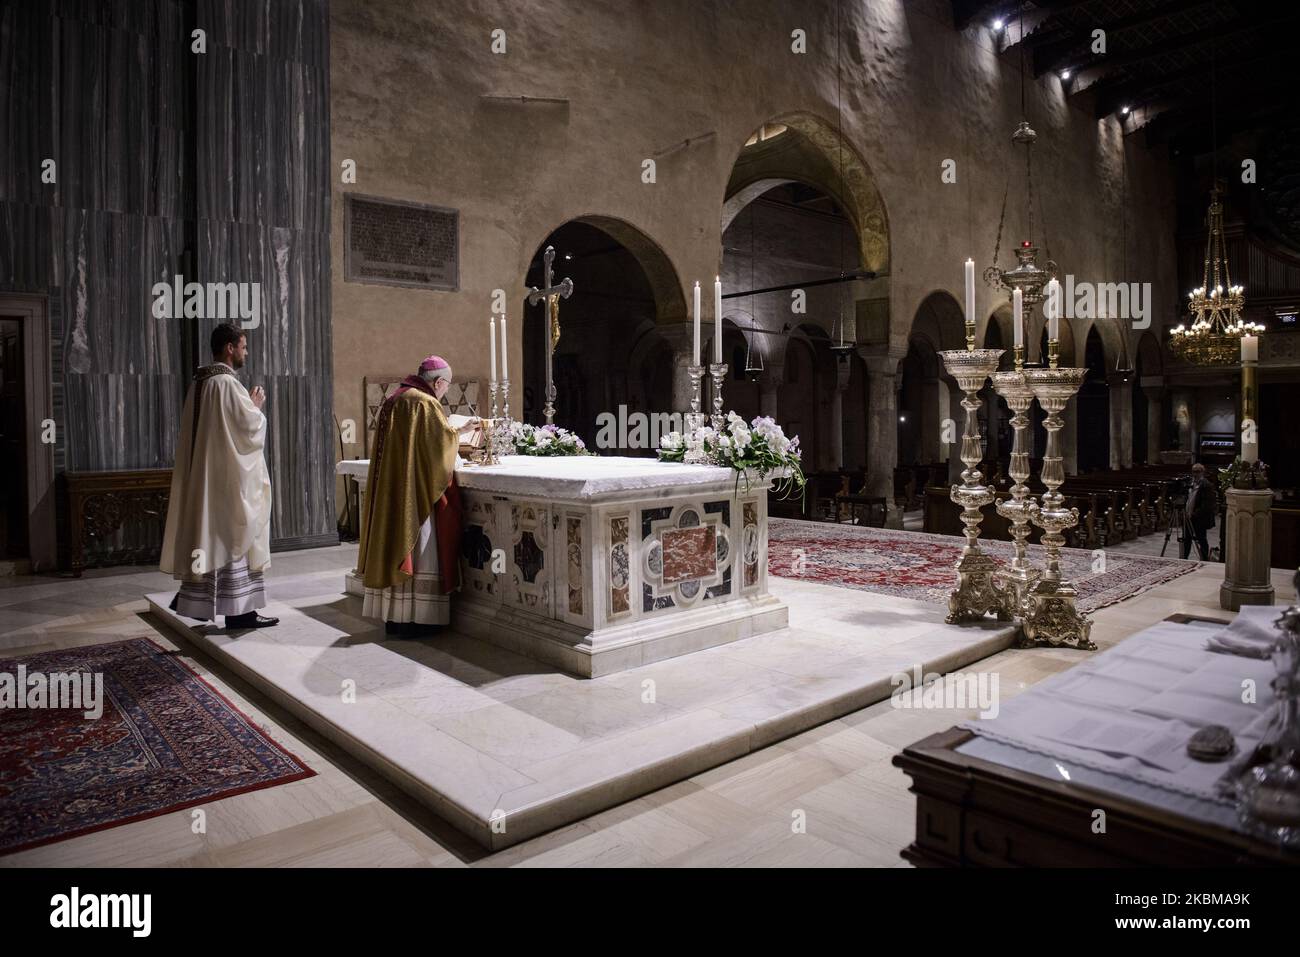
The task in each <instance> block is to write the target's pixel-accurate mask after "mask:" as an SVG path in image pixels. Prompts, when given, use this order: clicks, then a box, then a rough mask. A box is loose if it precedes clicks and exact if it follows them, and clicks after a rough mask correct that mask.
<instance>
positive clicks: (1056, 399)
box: [1020, 332, 1097, 651]
mask: <svg viewBox="0 0 1300 957" xmlns="http://www.w3.org/2000/svg"><path fill="white" fill-rule="evenodd" d="M1048 335H1049V336H1050V335H1051V333H1050V332H1049V333H1048ZM1087 374H1088V370H1087V369H1084V368H1057V367H1055V366H1052V367H1050V368H1046V369H1026V370H1025V380H1026V381H1027V382H1028V383H1029V386H1030V388H1031V389H1033V390H1034V397H1035V398H1036V399H1038V404H1039V405H1040V406H1042V408H1043V411H1044V412H1046V413H1047V418H1045V419H1044V420H1043V428H1044V429H1046V430H1047V448H1046V449H1045V450H1044V452H1043V468H1042V473H1041V474H1040V478H1041V479H1042V482H1043V485H1044V486H1046V488H1047V491H1046V492H1044V493H1043V496H1042V504H1041V505H1040V504H1038V503H1034V504H1033V505H1031V506H1030V518H1031V520H1032V521H1033V523H1034V524H1035V525H1037V526H1038V527H1039V528H1041V529H1042V530H1043V533H1044V534H1043V547H1044V549H1045V550H1046V552H1047V567H1046V568H1045V569H1044V571H1043V574H1042V577H1041V578H1040V579H1039V580H1038V583H1037V584H1036V585H1034V587H1033V589H1032V590H1031V591H1030V592H1029V594H1028V595H1027V596H1026V598H1025V604H1024V628H1023V632H1022V636H1021V640H1020V644H1021V646H1022V647H1028V646H1032V645H1050V646H1053V647H1067V648H1079V649H1082V650H1087V651H1095V650H1096V648H1097V646H1096V645H1095V644H1093V642H1092V639H1091V638H1089V632H1091V631H1092V619H1090V618H1089V617H1088V616H1087V615H1085V614H1083V613H1082V612H1080V611H1079V609H1078V606H1077V599H1078V592H1077V591H1076V590H1075V588H1074V585H1073V584H1072V583H1071V582H1070V580H1069V579H1068V578H1066V577H1065V575H1064V574H1063V573H1062V572H1061V546H1063V545H1064V544H1065V535H1064V534H1063V532H1064V531H1065V530H1066V529H1067V528H1073V527H1074V526H1075V525H1077V524H1078V523H1079V510H1078V509H1077V508H1065V507H1064V501H1065V499H1064V496H1062V495H1061V493H1060V492H1058V491H1057V489H1058V488H1060V486H1061V484H1062V483H1063V482H1064V481H1065V469H1064V467H1063V465H1062V459H1061V446H1060V442H1061V439H1060V431H1061V427H1062V426H1063V425H1065V420H1064V419H1062V418H1061V412H1063V411H1064V410H1065V406H1066V403H1067V402H1069V401H1070V396H1072V395H1074V394H1075V393H1076V392H1078V391H1079V386H1081V385H1082V384H1083V380H1084V377H1085V376H1086V375H1087Z"/></svg>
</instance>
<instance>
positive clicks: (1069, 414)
mask: <svg viewBox="0 0 1300 957" xmlns="http://www.w3.org/2000/svg"><path fill="white" fill-rule="evenodd" d="M1061 415H1062V416H1063V417H1064V418H1065V425H1064V426H1062V427H1061V467H1062V468H1063V469H1065V474H1066V475H1078V474H1079V396H1078V394H1077V393H1076V394H1075V395H1072V396H1070V401H1069V402H1067V403H1066V404H1065V411H1064V412H1062V413H1061ZM1032 431H1033V430H1032V429H1031V430H1030V432H1032ZM1035 451H1036V453H1037V454H1038V455H1042V452H1043V450H1042V449H1036V450H1035Z"/></svg>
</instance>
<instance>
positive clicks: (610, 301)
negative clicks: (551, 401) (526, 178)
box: [511, 214, 686, 454]
mask: <svg viewBox="0 0 1300 957" xmlns="http://www.w3.org/2000/svg"><path fill="white" fill-rule="evenodd" d="M547 246H554V247H555V249H556V254H557V255H556V259H555V264H554V270H555V274H554V280H555V281H557V282H558V281H559V280H560V279H562V278H565V277H569V278H572V279H573V281H574V293H573V295H572V297H571V298H569V299H567V300H563V301H562V302H561V306H560V339H559V342H558V344H557V346H556V348H555V354H554V368H555V382H556V390H557V394H556V415H555V422H556V424H557V425H560V426H563V427H565V428H568V429H572V430H573V431H575V432H577V433H578V434H579V435H580V436H582V438H583V439H584V440H585V441H586V442H587V443H588V445H590V446H592V447H593V448H594V445H593V443H594V441H595V437H596V433H597V427H596V420H597V417H598V416H599V415H601V414H602V413H606V412H608V413H611V414H614V415H616V416H617V415H618V411H619V407H620V406H622V405H626V406H628V407H629V411H632V410H633V408H632V407H633V406H634V405H635V406H642V405H645V406H648V408H644V409H639V411H645V412H653V411H659V412H670V411H674V410H675V408H676V406H675V404H674V396H673V394H672V389H671V376H669V377H668V380H667V381H669V382H670V386H669V387H668V388H666V389H665V388H664V381H665V378H664V376H662V375H656V374H654V370H655V367H657V366H659V365H662V364H664V363H668V364H669V366H671V363H672V361H673V358H674V354H675V350H674V349H673V343H672V342H671V334H670V333H668V332H667V330H669V329H670V328H671V327H673V326H674V325H676V326H680V325H682V324H683V323H684V320H685V318H686V299H685V296H684V294H683V291H682V286H681V282H680V280H679V278H678V276H677V270H676V269H675V267H674V266H673V264H672V262H671V260H670V259H669V258H668V255H667V254H666V253H665V252H664V251H663V249H662V247H660V246H659V244H658V243H656V242H655V241H654V240H653V239H652V238H651V237H649V236H648V235H646V234H645V233H644V232H643V231H642V230H640V229H639V228H638V227H636V226H634V225H633V224H631V223H629V222H627V221H626V220H622V219H618V218H616V217H612V216H604V215H598V214H588V215H583V216H579V217H576V218H574V219H570V220H568V221H566V222H564V223H562V224H560V225H559V226H557V227H556V228H555V229H553V230H551V232H550V233H549V234H548V235H547V236H546V238H545V239H544V240H543V241H542V242H541V243H539V244H538V246H537V247H536V249H535V253H534V256H533V259H532V261H531V264H530V267H529V270H528V275H527V277H526V279H525V284H526V285H528V286H539V287H540V286H541V285H543V282H544V280H543V268H542V265H543V264H542V254H543V251H544V250H545V248H546V247H547ZM543 310H544V306H543V305H542V304H540V303H538V304H537V305H532V306H530V305H528V304H527V300H526V299H525V301H524V303H523V304H522V305H521V307H520V313H521V314H522V317H523V323H524V327H523V343H524V369H523V375H522V376H519V374H518V373H516V377H517V378H516V380H515V381H514V382H512V395H511V406H512V411H514V412H515V414H516V415H519V416H520V417H521V418H523V419H524V420H525V421H528V422H541V421H543V414H542V413H543V403H544V391H545V362H546V353H545V342H546V336H545V330H546V327H547V322H546V319H545V318H544V316H543ZM647 363H649V364H650V367H647ZM512 371H513V370H512ZM516 403H518V404H516ZM606 451H615V452H616V453H617V454H633V453H647V454H652V453H653V450H652V449H620V450H606Z"/></svg>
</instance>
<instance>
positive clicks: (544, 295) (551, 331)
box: [528, 246, 573, 425]
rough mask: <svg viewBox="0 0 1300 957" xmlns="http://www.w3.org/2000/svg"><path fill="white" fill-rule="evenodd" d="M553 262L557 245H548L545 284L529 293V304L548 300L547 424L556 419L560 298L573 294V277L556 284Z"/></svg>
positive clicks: (546, 312)
mask: <svg viewBox="0 0 1300 957" xmlns="http://www.w3.org/2000/svg"><path fill="white" fill-rule="evenodd" d="M553 262H555V247H554V246H547V247H546V252H544V253H543V254H542V263H543V273H542V282H543V286H542V288H541V289H538V288H537V287H536V286H533V287H531V288H532V291H531V292H529V293H528V305H530V306H532V305H535V304H537V303H538V302H542V301H545V302H546V310H545V316H546V320H547V327H548V333H547V336H546V402H545V404H544V405H543V406H542V413H543V414H544V415H545V416H546V424H547V425H551V424H553V422H554V421H555V374H554V369H553V367H552V365H553V361H552V360H553V356H554V355H555V346H556V344H557V343H558V342H559V341H560V300H561V299H568V298H569V297H570V296H571V295H573V280H572V279H564V280H562V281H561V282H560V284H559V285H558V286H557V285H554V283H555V273H554V272H552V270H551V264H552V263H553Z"/></svg>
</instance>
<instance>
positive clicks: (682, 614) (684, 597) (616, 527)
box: [338, 456, 788, 677]
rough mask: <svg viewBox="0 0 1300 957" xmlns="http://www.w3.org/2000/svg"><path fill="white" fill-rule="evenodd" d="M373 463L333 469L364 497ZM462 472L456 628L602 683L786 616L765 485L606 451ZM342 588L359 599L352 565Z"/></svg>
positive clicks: (774, 624)
mask: <svg viewBox="0 0 1300 957" xmlns="http://www.w3.org/2000/svg"><path fill="white" fill-rule="evenodd" d="M368 466H369V463H368V462H367V461H365V460H354V461H346V462H340V463H339V465H338V471H339V472H340V473H342V474H346V475H352V476H354V477H356V478H357V479H358V481H359V482H360V483H361V485H362V495H364V494H365V481H366V471H367V469H368ZM456 478H457V481H458V482H459V484H460V486H461V489H462V492H463V499H464V505H465V512H464V534H463V537H462V542H461V572H462V588H461V592H460V594H459V595H457V596H456V598H455V599H454V600H453V603H452V627H453V628H454V629H455V630H456V631H459V632H463V633H466V634H470V635H474V636H476V637H479V638H482V639H484V640H486V641H489V642H492V643H493V644H497V645H501V646H502V647H505V648H508V649H510V650H512V651H515V652H518V653H521V654H526V655H528V656H530V657H532V658H536V659H538V660H540V661H544V662H546V663H547V664H551V665H554V666H556V667H559V668H562V669H564V670H565V671H569V672H571V673H574V674H578V675H582V676H585V677H597V676H599V675H604V674H609V673H611V672H615V671H622V670H625V669H627V668H635V667H637V666H638V665H642V664H645V663H648V662H651V661H659V660H662V659H664V658H672V657H675V656H677V655H683V654H688V653H690V652H692V651H698V650H699V649H701V648H708V647H712V646H714V645H720V644H725V643H727V642H730V641H736V640H737V639H740V638H746V637H748V636H750V635H755V634H760V633H762V632H766V631H772V630H775V629H777V628H784V627H785V626H786V625H787V623H788V612H787V609H786V607H785V605H783V604H782V603H781V602H780V601H778V600H777V599H776V598H774V597H773V596H772V595H770V594H768V591H767V490H768V488H769V486H770V484H771V483H770V481H769V480H761V479H760V480H754V479H752V478H751V479H750V481H749V482H748V483H746V481H745V479H744V478H743V477H742V478H740V481H739V482H737V474H736V473H735V472H733V471H732V470H730V469H724V468H716V467H713V466H703V465H683V464H680V463H669V462H658V461H655V460H653V459H634V458H614V457H602V456H576V457H563V458H561V457H557V458H538V457H530V456H509V457H506V458H504V459H502V461H501V464H499V465H495V466H488V467H481V466H464V467H461V468H458V469H457V471H456ZM363 514H364V509H363ZM347 589H348V591H349V593H351V594H356V595H359V594H361V591H362V589H361V582H360V580H359V579H358V578H357V577H356V574H355V572H354V573H353V574H351V575H350V576H349V580H348V582H347Z"/></svg>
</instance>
